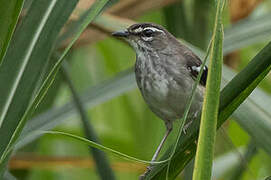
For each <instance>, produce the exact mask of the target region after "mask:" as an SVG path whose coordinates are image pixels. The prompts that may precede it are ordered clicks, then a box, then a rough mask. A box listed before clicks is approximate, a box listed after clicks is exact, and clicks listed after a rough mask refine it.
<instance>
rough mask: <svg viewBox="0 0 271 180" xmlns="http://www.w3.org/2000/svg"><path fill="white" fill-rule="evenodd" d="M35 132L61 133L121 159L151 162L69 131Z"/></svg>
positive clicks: (37, 132) (39, 132)
mask: <svg viewBox="0 0 271 180" xmlns="http://www.w3.org/2000/svg"><path fill="white" fill-rule="evenodd" d="M35 134H40V135H42V134H53V135H62V136H65V137H69V138H72V139H75V140H77V141H78V142H82V143H84V144H87V145H88V146H91V147H94V148H97V149H100V150H102V151H104V152H108V153H112V154H115V155H117V156H119V157H121V158H123V159H126V160H130V161H134V162H140V163H144V164H149V163H151V161H145V160H141V159H138V158H135V157H132V156H129V155H127V154H124V153H121V152H119V151H116V150H114V149H111V148H108V147H105V146H103V145H100V144H98V143H95V142H93V141H90V140H88V139H86V138H83V137H80V136H77V135H74V134H70V133H65V132H60V131H35ZM167 161H168V160H163V161H157V162H152V163H153V164H162V163H165V162H167Z"/></svg>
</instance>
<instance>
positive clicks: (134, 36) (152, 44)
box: [112, 23, 176, 52]
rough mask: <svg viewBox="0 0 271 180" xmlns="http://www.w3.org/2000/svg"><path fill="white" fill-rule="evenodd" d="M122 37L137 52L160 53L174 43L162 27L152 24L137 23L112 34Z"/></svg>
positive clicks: (172, 38) (173, 39)
mask: <svg viewBox="0 0 271 180" xmlns="http://www.w3.org/2000/svg"><path fill="white" fill-rule="evenodd" d="M112 35H113V36H116V37H122V38H124V39H125V40H126V41H128V42H129V43H130V45H131V46H132V47H133V48H134V49H135V51H136V52H138V51H146V50H147V51H161V50H163V49H165V48H167V47H168V46H169V45H170V44H172V43H176V42H175V38H174V37H173V36H172V35H171V34H170V33H169V32H168V31H167V30H166V29H165V28H163V27H162V26H160V25H156V24H153V23H139V24H134V25H132V26H130V27H129V28H127V29H125V30H122V31H117V32H114V33H113V34H112ZM172 41H174V42H172Z"/></svg>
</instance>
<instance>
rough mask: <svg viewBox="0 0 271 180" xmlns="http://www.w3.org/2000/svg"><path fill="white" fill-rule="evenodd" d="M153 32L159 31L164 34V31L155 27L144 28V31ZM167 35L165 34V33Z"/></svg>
mask: <svg viewBox="0 0 271 180" xmlns="http://www.w3.org/2000/svg"><path fill="white" fill-rule="evenodd" d="M148 29H149V30H152V31H154V32H155V31H158V32H161V33H164V31H162V30H160V29H157V28H154V27H146V28H144V30H148ZM164 34H165V33H164Z"/></svg>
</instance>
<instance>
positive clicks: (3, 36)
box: [0, 0, 24, 66]
mask: <svg viewBox="0 0 271 180" xmlns="http://www.w3.org/2000/svg"><path fill="white" fill-rule="evenodd" d="M0 4H1V6H0V13H1V14H0V24H1V26H0V66H1V64H2V60H3V58H4V56H5V54H6V50H7V48H8V46H9V43H10V39H11V37H12V34H13V32H14V29H15V27H16V24H17V21H18V18H19V15H20V12H21V10H22V7H23V4H24V0H11V1H8V3H7V1H6V0H0Z"/></svg>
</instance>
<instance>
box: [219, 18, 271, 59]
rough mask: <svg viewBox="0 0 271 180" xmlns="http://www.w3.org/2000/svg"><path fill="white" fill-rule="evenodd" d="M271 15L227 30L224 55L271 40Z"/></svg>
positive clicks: (244, 21)
mask: <svg viewBox="0 0 271 180" xmlns="http://www.w3.org/2000/svg"><path fill="white" fill-rule="evenodd" d="M270 32H271V13H269V14H266V15H263V16H259V17H257V18H254V19H253V18H248V19H245V20H242V21H240V22H238V23H236V24H234V25H233V26H232V27H229V28H226V29H225V38H224V50H223V51H224V53H226V54H228V53H230V52H233V51H234V50H236V49H240V48H243V47H247V46H249V45H251V44H255V43H259V42H263V41H267V40H268V39H270V34H271V33H270Z"/></svg>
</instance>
